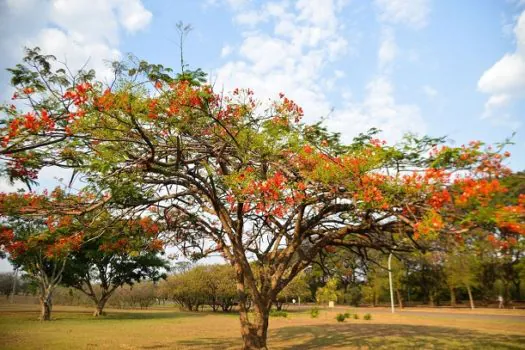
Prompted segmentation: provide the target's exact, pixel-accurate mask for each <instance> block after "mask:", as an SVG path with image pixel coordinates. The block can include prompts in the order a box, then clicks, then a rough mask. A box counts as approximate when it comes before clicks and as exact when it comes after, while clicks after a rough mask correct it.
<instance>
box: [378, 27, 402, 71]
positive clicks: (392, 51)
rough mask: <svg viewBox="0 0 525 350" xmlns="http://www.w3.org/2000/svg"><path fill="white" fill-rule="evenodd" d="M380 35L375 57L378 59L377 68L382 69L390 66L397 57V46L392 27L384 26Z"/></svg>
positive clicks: (387, 68)
mask: <svg viewBox="0 0 525 350" xmlns="http://www.w3.org/2000/svg"><path fill="white" fill-rule="evenodd" d="M381 36H382V38H381V43H380V45H379V51H378V53H377V56H378V57H377V58H378V61H379V69H380V70H381V71H383V70H389V69H390V68H391V65H392V63H393V62H394V60H395V59H396V57H397V51H398V47H397V44H396V38H395V36H394V31H393V29H392V28H384V29H383V31H382V34H381Z"/></svg>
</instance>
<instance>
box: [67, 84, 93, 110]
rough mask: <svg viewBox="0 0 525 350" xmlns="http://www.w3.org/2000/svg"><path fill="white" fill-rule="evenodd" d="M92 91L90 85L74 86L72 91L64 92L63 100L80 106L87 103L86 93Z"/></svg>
mask: <svg viewBox="0 0 525 350" xmlns="http://www.w3.org/2000/svg"><path fill="white" fill-rule="evenodd" d="M92 89H93V86H92V85H91V84H90V83H82V84H78V85H77V86H75V88H74V89H71V90H68V91H66V93H65V94H64V98H65V99H67V100H72V101H73V104H74V105H75V106H80V105H82V104H84V103H86V102H87V100H88V92H89V91H91V90H92Z"/></svg>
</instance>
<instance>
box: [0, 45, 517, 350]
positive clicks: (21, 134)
mask: <svg viewBox="0 0 525 350" xmlns="http://www.w3.org/2000/svg"><path fill="white" fill-rule="evenodd" d="M113 67H114V69H115V81H114V82H112V83H109V84H106V83H104V82H101V81H97V80H95V79H94V73H93V72H87V73H86V72H79V73H78V74H76V75H74V76H71V75H68V72H67V70H64V69H57V66H56V65H55V63H54V62H53V57H52V56H44V55H42V54H40V52H39V51H38V50H30V51H28V55H27V57H26V58H25V60H24V63H22V64H20V65H18V66H17V67H16V68H14V69H12V70H11V73H12V74H13V79H12V82H13V84H14V86H15V88H16V89H17V93H16V96H14V98H16V99H18V100H19V102H23V101H25V102H27V104H28V105H29V107H30V110H29V111H27V110H22V109H21V108H20V107H17V106H6V107H5V109H4V111H5V115H4V117H3V119H2V123H3V127H2V134H3V144H2V147H3V148H2V150H1V151H0V154H1V155H2V158H3V159H4V160H5V161H6V164H7V172H8V174H9V176H10V177H11V178H13V179H19V180H23V181H26V182H28V183H30V182H31V181H35V180H36V178H37V175H38V171H39V170H40V169H42V168H43V167H46V166H51V165H53V166H60V167H66V168H72V169H74V170H75V174H79V176H80V175H81V176H83V179H84V180H85V181H86V182H88V183H96V186H97V188H98V189H100V191H102V192H103V193H104V194H105V195H106V197H104V198H111V201H107V203H106V205H113V206H116V207H119V208H130V210H134V211H135V212H136V211H140V210H145V209H147V208H149V209H152V210H154V211H155V213H154V217H155V219H156V220H162V222H163V223H164V225H165V226H164V227H165V233H166V234H169V239H168V243H170V244H173V245H177V246H178V247H179V248H180V249H181V251H182V252H183V253H184V254H186V255H190V256H192V257H193V258H199V257H202V256H205V255H207V254H211V253H219V254H221V255H222V256H223V257H224V258H225V259H226V260H227V261H228V262H229V263H230V264H231V265H232V266H233V267H234V269H235V274H236V281H237V293H238V298H239V309H240V321H241V334H242V338H243V341H244V347H245V348H247V349H260V348H266V339H267V329H268V315H269V310H270V307H271V304H272V301H273V300H275V298H276V296H277V295H278V294H279V293H280V292H281V291H282V290H283V288H284V287H285V286H286V285H287V284H288V283H289V282H290V281H291V280H292V279H293V278H294V277H295V276H296V275H297V274H298V273H300V272H301V271H302V270H303V269H304V268H305V267H307V266H308V265H309V264H310V262H311V261H312V259H313V258H314V257H315V256H316V254H317V253H318V252H319V251H320V250H322V249H325V248H326V247H327V246H330V245H334V246H337V245H344V246H353V247H368V248H374V249H385V250H398V249H401V250H403V249H404V250H406V249H409V248H410V247H418V239H420V238H421V237H427V238H432V237H440V236H442V235H452V236H455V237H457V239H461V236H462V235H464V234H468V232H469V231H470V230H472V228H473V227H477V226H480V225H483V226H485V227H487V228H490V229H493V230H494V229H496V228H497V227H498V226H499V227H501V226H505V227H507V228H509V229H512V230H514V231H516V232H522V231H523V228H524V226H523V223H520V222H517V221H516V215H515V213H514V212H513V211H510V212H509V210H508V209H506V208H505V207H501V206H495V205H494V202H493V198H494V197H495V196H496V195H497V194H499V193H501V192H504V191H505V187H504V186H503V185H502V184H501V183H500V182H499V181H498V178H499V177H501V176H502V175H504V174H506V173H507V170H506V168H505V167H504V166H503V164H502V161H503V160H504V159H505V158H507V156H508V155H507V154H502V150H501V149H500V148H496V149H494V150H493V149H488V148H484V145H483V144H482V143H481V142H473V143H472V144H470V145H466V146H461V147H446V146H443V147H438V146H439V143H441V141H442V140H440V139H431V138H427V137H424V138H420V139H418V138H415V137H408V138H407V139H405V141H404V142H403V143H402V144H400V145H398V146H388V145H386V144H384V142H382V141H380V140H378V139H375V138H374V135H373V134H374V133H373V132H372V133H369V134H366V135H361V136H360V137H358V138H356V139H355V140H354V142H352V143H351V144H349V145H344V144H342V143H341V142H340V141H339V138H338V135H335V134H331V133H329V132H327V131H326V130H325V129H324V128H323V127H321V126H320V125H317V124H315V125H308V124H304V123H302V122H301V118H302V116H303V110H302V109H301V108H300V107H299V106H298V105H296V104H295V103H294V102H293V101H292V100H290V99H289V98H287V97H286V96H285V95H284V94H280V95H279V96H278V97H277V99H276V100H275V101H273V102H268V103H261V102H258V101H257V100H256V99H255V98H254V93H253V91H251V90H249V89H240V90H239V89H235V90H234V91H232V92H231V94H217V93H215V92H214V91H213V89H212V87H211V86H210V85H206V84H204V83H203V81H202V74H201V72H200V71H197V72H192V71H189V70H187V69H186V70H185V71H184V72H183V73H182V74H178V75H175V74H172V72H171V70H169V69H165V68H164V67H162V66H160V65H151V64H148V63H147V62H144V61H137V60H135V59H133V58H131V59H130V61H129V62H127V63H126V64H123V63H118V64H114V66H113ZM498 213H499V214H498ZM254 266H256V269H257V271H258V273H257V274H256V273H254ZM248 301H251V302H253V309H254V310H253V311H254V312H253V313H248Z"/></svg>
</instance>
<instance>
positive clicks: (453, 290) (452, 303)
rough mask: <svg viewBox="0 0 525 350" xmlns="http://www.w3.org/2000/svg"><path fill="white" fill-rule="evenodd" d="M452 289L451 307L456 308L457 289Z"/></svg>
mask: <svg viewBox="0 0 525 350" xmlns="http://www.w3.org/2000/svg"><path fill="white" fill-rule="evenodd" d="M449 289H450V306H452V307H455V306H456V289H455V288H454V287H449Z"/></svg>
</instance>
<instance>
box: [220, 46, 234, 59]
mask: <svg viewBox="0 0 525 350" xmlns="http://www.w3.org/2000/svg"><path fill="white" fill-rule="evenodd" d="M232 52H233V47H232V46H230V45H224V46H223V47H222V49H221V57H227V56H229V55H230V54H231V53H232Z"/></svg>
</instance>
